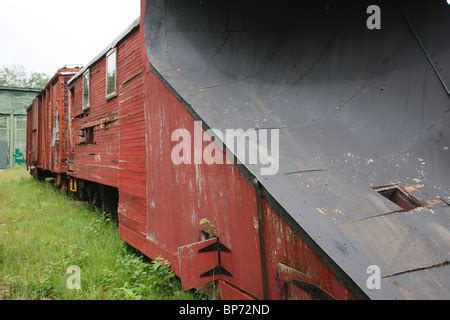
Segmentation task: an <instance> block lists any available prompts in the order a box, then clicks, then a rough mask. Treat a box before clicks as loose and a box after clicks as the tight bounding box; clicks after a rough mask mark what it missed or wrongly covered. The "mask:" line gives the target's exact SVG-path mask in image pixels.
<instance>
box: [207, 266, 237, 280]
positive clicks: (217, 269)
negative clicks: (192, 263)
mask: <svg viewBox="0 0 450 320" xmlns="http://www.w3.org/2000/svg"><path fill="white" fill-rule="evenodd" d="M219 275H222V276H227V277H230V278H232V277H233V275H232V274H231V273H230V272H229V271H228V270H227V269H225V268H224V267H223V266H217V267H215V268H214V269H211V270H209V271H207V272H205V273H203V274H201V275H200V278H207V277H214V276H219Z"/></svg>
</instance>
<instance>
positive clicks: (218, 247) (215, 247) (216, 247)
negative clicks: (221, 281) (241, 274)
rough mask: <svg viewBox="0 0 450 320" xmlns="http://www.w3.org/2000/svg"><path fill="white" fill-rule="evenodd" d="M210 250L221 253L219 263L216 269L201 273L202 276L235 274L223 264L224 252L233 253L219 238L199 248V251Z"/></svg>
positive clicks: (206, 251)
mask: <svg viewBox="0 0 450 320" xmlns="http://www.w3.org/2000/svg"><path fill="white" fill-rule="evenodd" d="M208 252H217V254H218V255H219V265H218V266H217V267H215V268H214V269H211V270H209V271H207V272H205V273H203V274H201V275H200V278H207V277H214V276H219V275H222V276H227V277H231V278H232V277H233V275H232V274H231V273H230V272H229V271H228V270H227V269H225V268H224V267H223V266H222V256H221V253H222V252H226V253H231V250H230V249H229V248H227V247H226V246H225V245H223V244H222V243H221V242H220V241H219V240H217V242H215V243H213V244H211V245H209V246H207V247H205V248H203V249H200V250H198V253H208Z"/></svg>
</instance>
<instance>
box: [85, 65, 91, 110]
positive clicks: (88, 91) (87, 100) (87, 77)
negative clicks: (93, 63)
mask: <svg viewBox="0 0 450 320" xmlns="http://www.w3.org/2000/svg"><path fill="white" fill-rule="evenodd" d="M90 96H91V77H90V74H89V70H88V71H87V72H86V73H85V74H84V75H83V110H87V109H89V108H90V107H91V97H90Z"/></svg>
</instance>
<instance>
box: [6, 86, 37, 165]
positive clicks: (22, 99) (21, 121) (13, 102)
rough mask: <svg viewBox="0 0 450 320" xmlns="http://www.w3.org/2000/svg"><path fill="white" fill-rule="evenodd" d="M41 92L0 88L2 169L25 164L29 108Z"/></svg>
mask: <svg viewBox="0 0 450 320" xmlns="http://www.w3.org/2000/svg"><path fill="white" fill-rule="evenodd" d="M40 91H41V90H39V89H25V88H6V87H0V169H4V168H6V167H7V166H13V165H15V164H23V163H24V160H25V149H26V141H27V139H26V136H27V108H28V107H29V106H30V105H31V102H32V101H33V100H34V98H35V97H36V95H37V94H38V93H39V92H40Z"/></svg>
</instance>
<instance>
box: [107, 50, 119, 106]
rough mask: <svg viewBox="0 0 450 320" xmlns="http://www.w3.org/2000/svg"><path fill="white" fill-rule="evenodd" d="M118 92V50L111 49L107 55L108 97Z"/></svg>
mask: <svg viewBox="0 0 450 320" xmlns="http://www.w3.org/2000/svg"><path fill="white" fill-rule="evenodd" d="M116 94H117V50H116V49H114V50H111V51H110V52H109V53H108V55H107V56H106V98H107V99H108V98H112V97H114V96H116Z"/></svg>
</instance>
